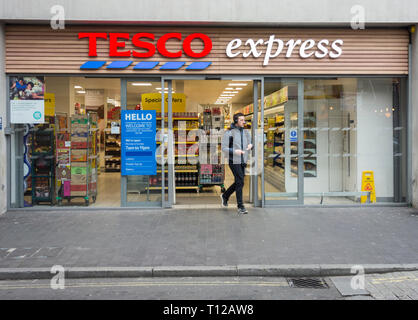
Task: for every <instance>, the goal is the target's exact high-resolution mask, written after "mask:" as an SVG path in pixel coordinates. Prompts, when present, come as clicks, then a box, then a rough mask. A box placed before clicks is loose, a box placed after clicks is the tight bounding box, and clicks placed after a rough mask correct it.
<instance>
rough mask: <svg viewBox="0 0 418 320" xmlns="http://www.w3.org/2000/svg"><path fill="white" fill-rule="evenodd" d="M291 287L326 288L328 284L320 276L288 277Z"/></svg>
mask: <svg viewBox="0 0 418 320" xmlns="http://www.w3.org/2000/svg"><path fill="white" fill-rule="evenodd" d="M287 282H288V283H289V286H290V287H291V288H307V289H328V288H329V286H328V284H327V283H326V282H325V280H324V279H322V278H288V279H287Z"/></svg>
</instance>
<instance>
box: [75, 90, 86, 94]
mask: <svg viewBox="0 0 418 320" xmlns="http://www.w3.org/2000/svg"><path fill="white" fill-rule="evenodd" d="M77 93H80V94H84V93H86V91H84V90H78V91H77Z"/></svg>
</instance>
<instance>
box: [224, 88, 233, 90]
mask: <svg viewBox="0 0 418 320" xmlns="http://www.w3.org/2000/svg"><path fill="white" fill-rule="evenodd" d="M225 90H234V88H225Z"/></svg>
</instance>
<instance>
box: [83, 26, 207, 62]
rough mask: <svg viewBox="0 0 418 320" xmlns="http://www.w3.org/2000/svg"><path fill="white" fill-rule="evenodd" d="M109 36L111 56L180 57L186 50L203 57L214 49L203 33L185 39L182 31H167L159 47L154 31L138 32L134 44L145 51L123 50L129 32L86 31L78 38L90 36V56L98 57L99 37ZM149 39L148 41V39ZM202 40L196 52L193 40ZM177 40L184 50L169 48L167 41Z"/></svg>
mask: <svg viewBox="0 0 418 320" xmlns="http://www.w3.org/2000/svg"><path fill="white" fill-rule="evenodd" d="M108 36H109V40H108V41H109V56H110V57H130V56H133V57H137V58H149V57H152V56H153V55H154V54H155V51H156V50H158V52H159V53H160V54H161V55H162V56H164V57H167V58H180V57H181V56H182V54H183V52H184V54H185V55H187V56H189V57H191V58H203V57H205V56H207V55H208V54H209V53H210V52H211V50H212V40H211V39H210V38H209V37H208V36H207V35H205V34H203V33H193V34H190V35H188V36H187V37H186V38H185V39H184V40H183V37H182V34H181V33H178V32H171V33H166V34H165V35H163V36H161V37H160V38H159V39H158V40H157V46H156V47H157V48H155V45H154V43H153V42H151V41H154V40H155V35H154V34H153V33H136V34H135V35H134V36H133V37H132V40H131V41H132V44H133V45H134V46H135V47H136V48H139V49H145V52H138V51H135V50H123V49H124V48H125V46H126V42H125V40H130V36H129V33H109V34H107V33H95V32H85V33H79V34H78V38H79V39H83V38H88V40H89V57H97V39H105V40H107V39H108ZM147 40H148V41H147ZM194 40H200V41H202V42H203V50H202V51H201V52H195V51H194V50H193V49H192V42H193V41H194ZM168 41H170V42H172V41H176V42H180V43H182V50H181V49H180V50H178V51H172V50H168V49H167V42H168Z"/></svg>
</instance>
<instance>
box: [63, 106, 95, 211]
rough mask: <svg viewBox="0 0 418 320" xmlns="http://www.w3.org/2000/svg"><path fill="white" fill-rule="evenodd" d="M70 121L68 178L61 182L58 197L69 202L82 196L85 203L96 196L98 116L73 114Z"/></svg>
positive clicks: (87, 203) (91, 113)
mask: <svg viewBox="0 0 418 320" xmlns="http://www.w3.org/2000/svg"><path fill="white" fill-rule="evenodd" d="M70 122H71V150H70V154H71V157H70V168H71V173H70V180H68V179H66V180H65V181H64V182H63V193H62V196H61V197H59V198H58V204H62V199H67V201H68V202H70V201H71V200H72V199H74V198H83V199H84V203H85V205H89V204H90V199H91V200H93V202H95V201H96V197H97V172H98V171H97V167H98V162H99V161H98V155H97V147H98V134H97V133H98V127H97V126H98V118H97V114H96V113H93V112H89V113H88V114H87V115H73V116H71V119H70Z"/></svg>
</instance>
